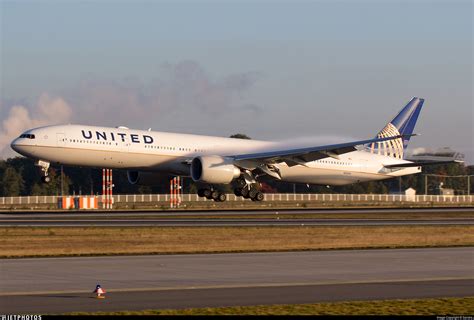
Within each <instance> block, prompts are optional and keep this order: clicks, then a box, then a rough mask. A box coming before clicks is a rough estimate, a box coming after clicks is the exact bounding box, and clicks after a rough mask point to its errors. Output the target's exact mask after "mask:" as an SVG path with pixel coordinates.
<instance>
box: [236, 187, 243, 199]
mask: <svg viewBox="0 0 474 320" xmlns="http://www.w3.org/2000/svg"><path fill="white" fill-rule="evenodd" d="M234 194H235V195H236V196H237V197H240V196H242V189H240V188H235V189H234Z"/></svg>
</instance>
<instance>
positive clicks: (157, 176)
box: [127, 171, 167, 186]
mask: <svg viewBox="0 0 474 320" xmlns="http://www.w3.org/2000/svg"><path fill="white" fill-rule="evenodd" d="M127 179H128V182H129V183H130V184H134V185H135V184H136V185H139V186H155V185H158V184H160V183H162V182H163V180H165V181H167V175H164V174H162V173H158V172H146V171H127Z"/></svg>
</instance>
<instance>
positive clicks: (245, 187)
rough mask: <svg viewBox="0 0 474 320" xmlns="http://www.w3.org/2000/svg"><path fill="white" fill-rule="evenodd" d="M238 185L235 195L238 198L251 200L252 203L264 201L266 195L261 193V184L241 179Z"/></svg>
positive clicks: (238, 180) (237, 182)
mask: <svg viewBox="0 0 474 320" xmlns="http://www.w3.org/2000/svg"><path fill="white" fill-rule="evenodd" d="M252 180H253V179H252ZM236 184H237V186H236V188H235V189H234V194H235V195H236V196H237V197H243V198H245V199H251V200H252V201H263V199H264V195H263V192H261V191H260V184H259V183H258V182H257V181H255V180H253V181H248V180H246V179H244V178H239V179H237V181H236Z"/></svg>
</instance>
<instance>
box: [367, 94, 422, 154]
mask: <svg viewBox="0 0 474 320" xmlns="http://www.w3.org/2000/svg"><path fill="white" fill-rule="evenodd" d="M424 101H425V100H424V99H421V98H416V97H415V98H413V99H411V100H410V102H408V104H407V105H406V106H405V107H404V108H403V109H402V110H401V111H400V112H399V113H398V114H397V115H396V116H395V118H393V119H392V121H390V122H389V123H387V125H386V126H385V127H384V128H383V129H382V130H380V132H379V133H378V134H377V138H386V137H395V136H398V135H404V137H403V138H398V139H394V140H388V141H383V142H377V143H372V144H371V145H370V146H369V148H370V152H371V153H376V154H380V155H385V156H389V157H394V158H398V159H403V154H404V150H405V149H406V148H407V146H408V142H409V141H410V135H411V134H412V133H413V130H414V129H415V124H416V121H417V120H418V116H419V114H420V111H421V108H422V106H423V103H424Z"/></svg>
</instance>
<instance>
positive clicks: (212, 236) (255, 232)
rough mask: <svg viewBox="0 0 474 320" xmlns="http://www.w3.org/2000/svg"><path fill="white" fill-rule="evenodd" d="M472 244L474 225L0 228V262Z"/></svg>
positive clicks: (473, 241) (473, 242)
mask: <svg viewBox="0 0 474 320" xmlns="http://www.w3.org/2000/svg"><path fill="white" fill-rule="evenodd" d="M473 245H474V226H366V227H359V226H351V227H308V226H301V227H164V228H163V227H34V228H29V227H9V228H0V248H1V250H0V257H2V258H8V257H39V256H78V255H116V254H170V253H204V252H205V253H212V252H245V251H289V250H320V249H344V248H346V249H347V248H397V247H438V246H473Z"/></svg>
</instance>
